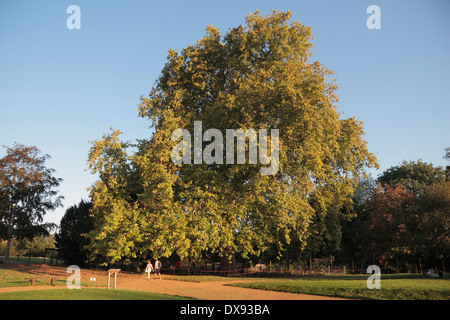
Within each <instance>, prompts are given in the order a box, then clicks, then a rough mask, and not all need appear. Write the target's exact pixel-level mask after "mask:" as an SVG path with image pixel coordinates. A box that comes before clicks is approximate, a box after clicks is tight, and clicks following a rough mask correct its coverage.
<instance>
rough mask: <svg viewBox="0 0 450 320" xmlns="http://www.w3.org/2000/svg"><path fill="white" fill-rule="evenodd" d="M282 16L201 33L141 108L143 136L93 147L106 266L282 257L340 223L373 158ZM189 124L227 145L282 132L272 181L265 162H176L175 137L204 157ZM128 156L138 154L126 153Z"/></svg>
mask: <svg viewBox="0 0 450 320" xmlns="http://www.w3.org/2000/svg"><path fill="white" fill-rule="evenodd" d="M290 17H291V13H290V12H273V14H272V15H270V16H265V17H263V16H261V15H260V14H259V12H255V13H252V14H250V15H249V16H247V17H246V25H244V26H242V25H240V26H238V27H236V28H232V29H230V30H229V31H228V32H227V33H226V34H225V35H224V36H222V35H221V34H220V32H219V30H218V29H216V28H214V27H213V26H208V27H207V28H206V35H205V36H204V37H203V38H201V39H200V40H199V41H197V43H196V44H195V45H189V46H187V47H186V48H184V49H183V50H181V51H180V52H178V51H175V50H170V51H169V54H168V61H167V63H166V65H165V66H164V68H163V70H162V71H161V75H160V76H159V78H158V80H157V82H156V84H155V86H154V87H153V88H152V90H151V92H150V94H149V96H148V97H141V103H140V105H139V108H138V112H139V116H141V117H144V118H148V119H149V120H150V121H151V124H152V127H153V128H154V133H153V135H152V136H151V138H150V139H142V140H138V141H137V143H135V144H133V143H130V142H123V141H121V140H120V139H119V136H120V133H121V132H120V131H118V130H114V129H112V131H111V133H109V134H106V135H105V136H104V137H103V138H102V139H100V140H97V141H94V142H93V146H92V148H91V151H90V153H89V157H88V164H89V168H90V170H91V172H92V173H93V174H98V175H99V180H98V181H96V182H95V184H94V185H93V186H92V189H91V197H92V204H93V208H92V213H93V217H94V221H95V222H94V225H95V229H94V230H93V231H92V232H91V233H90V238H91V240H92V241H91V244H90V249H91V250H92V254H93V255H102V256H104V257H106V258H107V260H108V261H109V262H115V261H117V260H119V259H121V258H122V257H124V256H130V257H142V256H144V257H145V256H148V255H151V256H152V257H168V256H170V255H171V254H177V255H178V256H179V257H181V258H189V259H192V260H197V259H200V258H201V256H202V254H204V253H205V252H212V253H218V254H219V255H222V256H223V255H227V254H228V253H230V252H237V253H240V254H241V255H242V256H244V257H245V256H248V255H259V254H261V253H262V252H264V251H265V250H267V249H268V248H269V247H273V246H275V247H276V250H277V254H278V256H281V255H282V253H283V251H284V250H285V248H286V245H288V244H289V243H291V242H292V241H296V242H297V243H299V248H300V249H302V248H304V247H305V246H306V244H307V241H308V238H309V237H310V236H311V234H313V233H317V232H319V231H318V230H317V228H316V227H315V225H314V226H313V225H312V222H313V221H318V222H320V221H324V220H326V219H327V217H329V215H330V214H332V215H340V214H342V213H341V212H340V211H339V208H340V207H341V206H342V205H343V204H345V203H348V202H349V201H351V195H352V192H353V189H354V187H355V185H356V184H357V181H359V179H360V178H362V177H363V175H364V170H365V169H366V168H368V167H376V166H377V163H376V158H375V156H374V155H373V154H371V153H370V152H369V151H368V149H367V143H366V141H364V140H363V139H362V136H363V134H364V132H363V127H362V123H361V122H359V121H357V120H355V119H354V118H346V119H345V118H341V116H340V114H339V113H338V111H337V107H336V104H337V102H338V98H337V96H336V93H335V91H336V89H337V84H336V83H335V81H334V80H333V78H332V75H333V73H332V72H331V71H330V70H328V69H327V68H326V67H324V66H323V65H322V64H321V63H320V62H319V61H312V60H311V56H312V55H311V47H312V44H311V40H312V34H311V29H310V28H309V27H306V26H304V25H302V24H301V23H299V22H296V21H293V22H290V21H289V20H290ZM195 121H201V123H202V126H203V128H204V129H210V128H214V129H217V130H218V131H220V132H221V133H222V134H223V135H225V133H226V130H227V129H242V130H249V129H255V130H260V129H266V130H268V131H270V130H271V129H277V130H279V158H278V171H277V172H276V173H275V174H273V175H262V174H261V168H263V167H264V163H262V162H258V163H256V164H254V163H250V162H249V161H246V162H245V163H244V164H229V163H227V164H225V161H223V164H217V163H212V164H208V163H204V162H202V163H200V164H195V161H194V164H183V163H179V164H177V163H174V162H173V161H172V159H171V154H172V150H173V148H174V147H175V146H176V144H177V143H178V141H173V140H172V133H173V132H174V131H175V130H177V129H180V128H182V129H184V130H187V132H189V133H190V136H191V137H194V140H195V139H197V140H195V141H197V142H198V141H199V139H200V141H202V150H203V149H205V148H207V147H208V145H209V144H208V140H207V139H205V137H204V136H197V137H196V136H195V132H194V122H195ZM216 138H217V137H216ZM205 140H206V141H205ZM268 143H270V144H272V143H274V141H273V139H272V138H270V139H269V140H268ZM229 144H230V141H225V142H224V143H223V144H222V145H221V148H223V150H227V147H231V146H230V145H229ZM233 144H234V141H233ZM130 147H133V148H135V150H136V151H134V152H132V153H131V154H129V153H128V151H129V150H130ZM233 148H234V150H236V148H237V146H236V145H233ZM258 148H261V141H260V142H259V143H258ZM248 149H249V145H248V142H247V141H246V150H248ZM205 150H207V149H205ZM217 151H218V150H217V149H216V152H217ZM219 151H220V150H219ZM224 153H225V152H221V153H219V154H222V155H223V154H224ZM216 156H217V154H216ZM191 157H192V158H195V157H196V154H192V155H191ZM331 220H333V219H331Z"/></svg>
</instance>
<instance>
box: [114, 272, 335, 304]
mask: <svg viewBox="0 0 450 320" xmlns="http://www.w3.org/2000/svg"><path fill="white" fill-rule="evenodd" d="M246 281H247V280H246ZM232 282H236V281H213V282H200V283H198V282H187V281H176V280H164V279H162V280H159V279H151V280H148V279H147V278H146V276H145V275H142V276H140V275H136V276H134V277H122V278H120V277H119V278H118V280H117V289H127V290H138V291H148V292H155V293H161V294H169V295H176V296H182V297H191V298H196V299H200V300H343V299H339V298H333V297H324V296H314V295H308V294H297V293H286V292H276V291H268V290H257V289H247V288H240V287H231V286H227V285H226V284H228V283H232Z"/></svg>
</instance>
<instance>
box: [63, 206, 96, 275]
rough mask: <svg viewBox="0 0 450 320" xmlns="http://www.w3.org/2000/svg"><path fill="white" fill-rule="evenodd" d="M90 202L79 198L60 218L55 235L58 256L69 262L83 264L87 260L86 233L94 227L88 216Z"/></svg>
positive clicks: (87, 242)
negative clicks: (77, 202)
mask: <svg viewBox="0 0 450 320" xmlns="http://www.w3.org/2000/svg"><path fill="white" fill-rule="evenodd" d="M91 208H92V204H91V203H90V202H87V201H84V200H81V201H80V203H79V204H78V205H74V206H71V207H70V208H68V209H67V210H66V212H65V214H64V216H63V218H62V219H61V224H60V228H59V232H58V233H57V234H56V235H55V240H56V245H57V247H58V255H59V257H61V258H63V259H64V260H66V261H67V262H68V263H69V264H75V265H78V266H83V265H84V264H85V263H86V261H87V260H88V252H87V249H86V248H85V247H86V246H87V245H89V239H88V237H87V234H88V233H89V232H90V231H91V230H92V229H93V228H94V226H93V219H92V217H91V216H90V209H91Z"/></svg>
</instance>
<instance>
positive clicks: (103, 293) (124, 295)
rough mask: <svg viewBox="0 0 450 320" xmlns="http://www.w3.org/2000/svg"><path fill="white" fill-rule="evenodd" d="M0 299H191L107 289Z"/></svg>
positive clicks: (11, 294) (4, 295) (10, 295)
mask: <svg viewBox="0 0 450 320" xmlns="http://www.w3.org/2000/svg"><path fill="white" fill-rule="evenodd" d="M0 300H192V299H190V298H184V297H179V296H170V295H165V294H158V293H151V292H143V291H132V290H118V289H116V290H107V289H94V288H88V289H84V288H83V289H80V290H76V289H73V290H69V289H54V290H32V291H20V292H8V293H0Z"/></svg>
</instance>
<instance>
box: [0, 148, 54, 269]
mask: <svg viewBox="0 0 450 320" xmlns="http://www.w3.org/2000/svg"><path fill="white" fill-rule="evenodd" d="M49 158H50V156H49V155H41V152H40V150H39V149H38V148H37V147H34V146H32V147H28V146H24V145H21V144H14V146H13V147H10V148H6V155H5V156H4V157H3V158H1V159H0V197H1V201H0V225H2V228H0V236H1V237H3V238H4V239H6V240H7V241H8V244H7V248H6V260H8V257H9V248H10V241H11V240H12V238H13V237H15V238H17V239H22V238H28V239H32V238H33V237H34V236H35V235H38V234H48V230H49V229H51V228H53V227H54V224H43V223H42V222H43V216H44V215H45V214H46V213H47V212H48V211H52V210H54V209H55V208H57V207H58V206H61V205H62V204H61V199H62V197H61V196H58V191H56V190H54V188H56V187H58V186H59V185H60V183H61V182H62V179H58V178H55V177H54V176H53V174H54V171H55V170H54V169H49V168H46V167H45V162H46V161H47V160H48V159H49Z"/></svg>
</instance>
